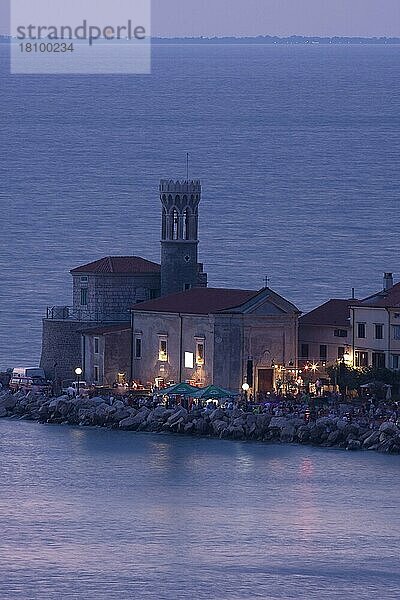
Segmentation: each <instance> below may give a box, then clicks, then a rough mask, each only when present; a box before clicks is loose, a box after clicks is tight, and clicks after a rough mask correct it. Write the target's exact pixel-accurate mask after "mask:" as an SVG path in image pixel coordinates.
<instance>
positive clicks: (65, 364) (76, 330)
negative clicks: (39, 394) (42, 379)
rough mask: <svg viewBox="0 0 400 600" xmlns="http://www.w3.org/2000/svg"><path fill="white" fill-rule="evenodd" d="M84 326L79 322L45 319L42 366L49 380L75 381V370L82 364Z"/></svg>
mask: <svg viewBox="0 0 400 600" xmlns="http://www.w3.org/2000/svg"><path fill="white" fill-rule="evenodd" d="M83 325H84V323H80V322H78V321H67V320H65V321H61V320H60V321H58V320H53V319H43V333H42V356H41V359H40V366H41V367H42V368H43V369H44V370H45V372H46V376H47V377H48V378H49V379H52V380H54V379H55V378H57V379H61V380H63V379H71V380H72V379H74V377H75V375H74V370H75V368H76V367H78V366H81V364H82V349H81V333H80V331H81V329H82V327H83ZM55 363H57V366H56V367H54V364H55Z"/></svg>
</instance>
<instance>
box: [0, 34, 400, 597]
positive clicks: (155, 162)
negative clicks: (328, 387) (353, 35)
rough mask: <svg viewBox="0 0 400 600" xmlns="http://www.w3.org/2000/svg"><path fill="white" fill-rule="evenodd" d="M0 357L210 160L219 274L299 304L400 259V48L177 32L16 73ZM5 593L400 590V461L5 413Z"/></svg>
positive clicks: (5, 168) (377, 276)
mask: <svg viewBox="0 0 400 600" xmlns="http://www.w3.org/2000/svg"><path fill="white" fill-rule="evenodd" d="M8 58H9V57H8V49H7V45H6V44H0V82H1V83H0V206H1V221H0V223H1V230H0V368H7V367H13V366H17V365H28V364H29V365H35V364H37V363H38V361H39V356H40V341H41V318H42V317H43V316H44V314H45V310H46V306H55V305H69V304H71V277H70V275H69V270H70V269H71V268H73V267H75V266H78V265H81V264H84V263H86V262H89V261H91V260H95V259H97V258H99V257H102V256H107V255H134V254H135V255H140V256H144V257H146V258H148V259H151V260H158V258H159V240H160V203H159V197H158V189H157V188H158V182H159V179H160V178H177V179H182V178H184V177H185V175H186V153H187V152H189V155H190V164H189V167H190V176H191V177H193V178H201V180H202V183H203V199H202V202H201V210H200V257H201V260H202V261H203V262H204V264H205V268H206V270H207V271H208V274H209V282H210V285H211V286H214V287H218V286H220V287H235V288H246V289H259V288H261V287H262V286H263V285H264V284H265V278H266V277H268V278H269V285H270V286H271V287H272V288H273V289H275V290H276V291H277V292H279V293H281V294H283V295H284V296H285V297H287V298H288V299H289V300H291V301H292V302H294V303H296V304H297V305H298V307H299V308H300V309H301V310H303V311H307V310H309V309H311V308H313V307H315V306H317V305H318V304H320V303H322V302H324V301H326V300H327V299H329V298H332V297H350V295H351V289H352V288H353V287H354V288H355V293H356V296H357V297H363V296H366V295H367V294H369V293H372V292H374V291H376V290H378V289H380V288H381V285H382V273H383V272H384V271H392V272H394V273H395V277H396V273H397V278H398V274H399V273H400V263H399V239H400V219H399V198H400V169H399V156H400V131H399V129H400V92H399V90H400V85H399V83H400V69H399V59H400V46H390V45H387V46H386V45H385V46H368V45H358V46H356V45H346V46H334V45H331V46H322V45H321V46H320V45H308V46H307V45H302V46H300V45H299V46H291V45H287V46H283V45H282V46H273V45H268V46H263V45H259V44H258V45H245V44H240V45H235V44H231V45H224V44H218V45H213V44H202V45H195V44H184V45H182V44H181V45H180V44H175V45H174V44H168V45H155V46H154V47H153V66H152V74H151V75H146V76H126V75H125V76H120V75H107V76H102V75H93V76H56V75H37V76H32V75H31V76H22V75H10V74H9V67H8ZM0 473H1V485H0V532H1V535H0V597H1V599H2V600H3V599H4V600H14V599H15V600H16V599H20V600H36V599H37V600H42V599H43V598H46V599H47V600H53V599H54V600H60V599H61V600H63V599H70V598H71V599H78V598H85V600H91V599H93V600H102V599H104V600H114V599H115V600H124V599H127V600H128V599H132V598H134V599H135V600H150V599H151V600H153V599H154V600H184V599H191V600H192V599H193V598H195V599H196V600H203V599H204V600H214V599H215V600H250V599H251V600H253V599H256V598H260V599H262V600H275V599H285V600H287V599H293V600H312V599H316V600H325V599H326V600H328V599H329V600H335V599H337V600H353V599H354V600H364V599H365V600H366V599H368V600H369V599H370V598H379V600H395V599H396V600H397V599H398V598H399V597H400V558H399V541H400V540H399V537H400V521H399V510H398V499H399V494H400V487H399V460H398V457H393V456H386V455H380V454H375V453H349V452H344V451H338V450H327V449H316V448H306V447H298V446H292V445H285V446H279V445H277V446H275V445H263V444H257V443H244V442H243V443H242V442H230V441H220V440H210V439H194V438H184V437H179V436H176V437H175V436H167V435H153V434H140V433H129V432H117V431H107V430H100V429H96V428H87V429H81V428H75V427H62V426H46V425H39V424H36V423H28V422H22V421H10V420H6V419H3V420H1V421H0Z"/></svg>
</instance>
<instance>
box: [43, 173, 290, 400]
mask: <svg viewBox="0 0 400 600" xmlns="http://www.w3.org/2000/svg"><path fill="white" fill-rule="evenodd" d="M159 194H160V202H161V208H162V215H161V264H160V265H159V264H157V263H154V262H151V261H148V260H146V259H144V258H141V257H105V258H102V259H99V260H96V261H94V262H92V263H89V264H87V265H83V266H81V267H77V268H75V269H72V271H71V275H72V277H73V306H72V308H69V307H52V308H50V309H48V311H47V316H46V318H45V319H44V321H43V348H42V360H41V365H42V366H43V367H44V368H45V369H46V372H47V374H48V375H49V376H50V377H52V378H57V377H58V378H60V379H68V378H71V377H73V371H74V369H75V367H76V366H81V367H82V368H83V371H84V377H85V379H86V381H88V382H89V383H95V384H101V385H111V384H112V383H114V382H115V381H132V380H136V381H138V382H140V383H142V384H143V385H144V386H150V385H151V386H153V385H155V384H158V385H162V384H168V383H170V382H177V381H191V382H193V383H196V384H198V385H208V384H210V383H215V384H218V385H222V386H225V387H228V388H231V389H236V390H238V389H240V388H241V385H242V384H243V383H244V382H248V383H249V385H250V388H251V390H252V391H270V390H272V389H273V388H274V386H275V378H276V374H275V368H276V366H277V365H279V364H280V365H285V364H291V365H297V355H298V352H297V334H298V317H299V315H300V312H299V311H298V309H297V308H296V307H295V306H294V305H293V304H291V303H290V302H288V301H287V300H285V299H284V298H282V297H281V296H279V295H278V294H276V293H275V292H273V291H272V290H271V289H269V288H268V287H265V288H263V289H261V290H258V291H257V290H236V289H226V288H208V287H207V274H206V273H205V272H204V270H203V265H202V263H201V262H199V261H198V245H199V239H198V222H199V203H200V201H201V182H200V181H199V180H190V181H189V180H185V181H172V180H161V182H160V187H159Z"/></svg>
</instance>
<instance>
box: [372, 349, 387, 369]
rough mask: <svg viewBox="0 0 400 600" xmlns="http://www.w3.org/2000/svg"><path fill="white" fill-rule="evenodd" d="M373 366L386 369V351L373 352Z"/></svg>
mask: <svg viewBox="0 0 400 600" xmlns="http://www.w3.org/2000/svg"><path fill="white" fill-rule="evenodd" d="M372 366H373V367H374V369H384V368H385V367H386V357H385V353H384V352H373V353H372Z"/></svg>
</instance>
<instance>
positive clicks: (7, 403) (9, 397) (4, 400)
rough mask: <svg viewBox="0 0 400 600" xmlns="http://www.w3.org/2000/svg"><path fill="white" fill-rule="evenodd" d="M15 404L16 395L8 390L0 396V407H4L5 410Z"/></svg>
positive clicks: (12, 407)
mask: <svg viewBox="0 0 400 600" xmlns="http://www.w3.org/2000/svg"><path fill="white" fill-rule="evenodd" d="M16 404H17V399H16V397H15V396H14V395H13V394H12V393H11V392H9V391H7V392H6V393H5V394H3V395H2V396H1V397H0V407H4V408H5V409H7V410H13V409H14V408H15V406H16Z"/></svg>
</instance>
